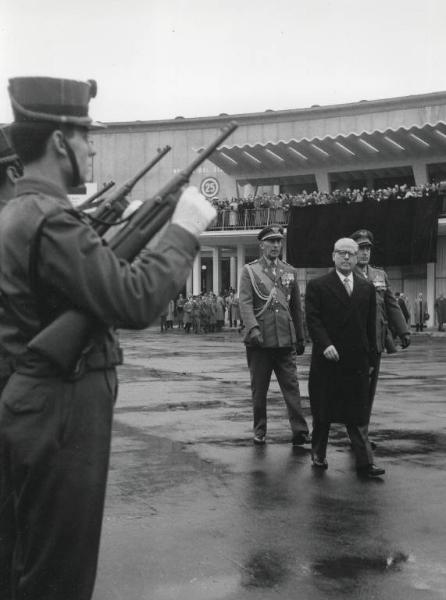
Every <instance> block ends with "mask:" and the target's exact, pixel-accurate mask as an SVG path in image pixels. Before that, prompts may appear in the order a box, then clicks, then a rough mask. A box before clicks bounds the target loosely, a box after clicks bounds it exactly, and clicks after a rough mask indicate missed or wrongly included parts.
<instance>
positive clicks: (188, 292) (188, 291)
mask: <svg viewBox="0 0 446 600" xmlns="http://www.w3.org/2000/svg"><path fill="white" fill-rule="evenodd" d="M192 289H193V285H192V272H190V273H189V277H188V278H187V281H186V296H187V297H189V296H190V295H191V294H192V293H193V292H192Z"/></svg>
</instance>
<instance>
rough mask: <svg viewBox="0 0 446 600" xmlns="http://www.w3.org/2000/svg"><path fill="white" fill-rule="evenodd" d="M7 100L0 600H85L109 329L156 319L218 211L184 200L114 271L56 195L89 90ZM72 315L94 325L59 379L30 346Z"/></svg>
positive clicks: (85, 123)
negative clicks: (15, 177) (10, 186)
mask: <svg viewBox="0 0 446 600" xmlns="http://www.w3.org/2000/svg"><path fill="white" fill-rule="evenodd" d="M9 92H10V97H11V102H12V107H13V111H14V123H13V125H12V127H11V135H12V141H13V145H14V147H15V148H16V150H17V154H18V155H19V157H20V159H21V160H22V162H23V164H24V166H25V176H24V177H23V178H22V179H21V180H20V181H19V182H18V185H17V190H16V193H17V198H16V199H14V200H12V201H11V202H10V203H9V204H8V205H7V207H6V208H5V209H4V211H3V213H2V214H1V217H0V271H1V279H0V292H1V297H2V303H3V310H2V312H1V315H0V347H1V349H2V351H3V352H6V353H7V354H9V355H10V356H11V357H12V359H13V360H14V362H15V364H16V368H15V372H14V373H13V375H12V376H11V377H10V379H9V381H8V383H7V385H6V387H5V389H4V392H3V395H2V401H1V407H0V452H1V456H0V457H1V462H0V465H1V470H0V477H1V480H0V481H1V498H0V597H1V598H2V600H12V599H14V600H31V599H32V600H89V599H90V598H91V596H92V593H93V587H94V581H95V576H96V566H97V557H98V548H99V540H100V531H101V523H102V514H103V505H104V495H105V488H106V479H107V471H108V461H109V453H110V437H111V424H112V415H113V405H114V402H115V400H116V394H117V379H116V371H115V367H116V365H117V364H119V363H120V362H121V352H120V349H119V347H118V344H117V340H116V336H115V334H114V328H115V327H126V328H133V329H139V328H144V327H146V326H148V325H149V324H150V323H152V322H153V321H155V320H156V319H157V318H158V317H159V315H160V313H161V311H162V310H163V308H164V307H165V305H166V304H167V302H168V301H169V299H171V298H173V297H175V296H176V295H177V294H178V292H179V291H180V289H181V288H182V287H183V285H184V283H185V280H186V277H187V275H188V273H189V271H190V269H191V267H192V263H193V259H194V257H195V255H196V253H197V251H198V248H199V245H198V241H197V240H198V236H199V235H200V233H201V232H202V231H204V230H205V229H206V227H207V226H208V224H209V223H210V222H211V220H212V219H213V218H214V217H215V214H216V213H215V210H214V209H213V208H212V207H211V206H210V204H209V203H208V202H207V201H205V200H204V198H203V197H202V196H201V195H200V194H199V193H198V192H197V191H196V190H195V188H187V189H186V190H185V191H184V192H183V194H182V195H181V197H180V199H179V202H178V204H177V207H176V210H175V212H174V214H173V217H172V219H171V223H170V225H169V226H168V227H167V229H166V230H165V233H164V235H163V237H162V238H161V240H160V241H159V243H158V245H157V246H156V247H155V249H153V250H151V251H148V252H146V253H144V255H142V256H141V258H140V260H139V261H138V262H137V263H135V264H133V265H130V264H129V263H127V262H125V261H124V260H118V258H117V257H116V256H115V254H114V253H113V252H112V251H111V250H110V249H109V248H108V247H107V246H106V245H105V244H104V243H103V241H102V240H101V238H100V237H99V236H98V235H97V234H96V233H95V232H94V230H93V229H92V228H91V227H90V226H89V225H88V224H86V223H85V222H84V221H83V219H82V217H81V216H80V215H79V213H77V212H75V211H73V210H72V207H71V205H70V202H69V200H68V197H67V190H68V188H69V187H70V186H76V185H79V184H80V183H82V182H83V181H84V180H85V177H86V174H87V167H88V160H89V157H90V156H91V147H90V145H89V140H88V129H89V128H90V127H91V126H92V120H91V118H90V117H89V116H88V103H89V100H90V98H91V97H94V96H95V93H96V90H95V85H94V82H88V83H84V82H79V81H72V80H66V79H53V78H45V77H36V78H27V77H24V78H14V79H11V80H10V87H9ZM70 308H77V309H79V310H81V311H83V312H85V313H86V314H88V315H89V316H90V317H92V318H93V323H94V325H93V327H92V328H91V336H90V343H89V344H88V346H87V348H86V349H85V350H84V352H83V353H82V356H81V357H80V360H79V361H78V363H77V365H76V368H75V369H73V371H72V372H71V373H69V374H65V373H62V372H61V371H60V370H59V368H58V367H57V365H56V364H53V363H52V362H51V361H49V360H47V359H45V358H44V357H43V356H42V355H40V354H38V353H37V352H35V351H32V350H29V349H28V343H29V342H30V341H31V340H32V339H33V338H34V337H35V336H36V335H37V334H38V333H39V332H41V330H42V329H44V328H45V327H46V325H48V324H49V323H51V322H53V321H54V319H55V318H56V317H58V315H60V314H61V313H62V312H64V311H65V310H67V309H70ZM66 344H67V345H69V344H70V339H66Z"/></svg>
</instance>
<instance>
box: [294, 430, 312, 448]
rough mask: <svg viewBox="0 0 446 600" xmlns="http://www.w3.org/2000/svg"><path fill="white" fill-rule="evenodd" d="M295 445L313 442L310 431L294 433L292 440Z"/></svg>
mask: <svg viewBox="0 0 446 600" xmlns="http://www.w3.org/2000/svg"><path fill="white" fill-rule="evenodd" d="M291 443H292V444H293V446H303V445H304V444H311V437H310V434H309V433H297V434H296V435H293V439H292V440H291Z"/></svg>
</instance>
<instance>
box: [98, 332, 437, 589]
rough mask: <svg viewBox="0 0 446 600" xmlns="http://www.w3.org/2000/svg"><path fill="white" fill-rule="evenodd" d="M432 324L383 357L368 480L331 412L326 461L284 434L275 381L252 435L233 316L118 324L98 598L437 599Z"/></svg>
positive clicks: (304, 360) (303, 373) (301, 365)
mask: <svg viewBox="0 0 446 600" xmlns="http://www.w3.org/2000/svg"><path fill="white" fill-rule="evenodd" d="M443 335H444V336H445V337H443V336H441V334H439V335H435V336H430V335H418V336H416V335H414V336H413V342H412V345H411V347H410V348H409V349H408V350H405V351H400V352H399V353H398V354H394V355H385V356H384V357H383V361H382V365H381V377H380V383H379V386H378V393H377V397H376V400H375V407H374V413H373V418H372V425H371V432H372V433H371V436H370V437H371V438H372V439H373V440H375V441H376V442H377V444H378V447H377V450H376V463H377V464H379V465H380V466H384V467H385V468H386V471H387V473H386V476H385V477H384V478H382V479H377V480H371V481H364V480H361V479H358V477H357V475H356V472H355V469H354V462H353V458H352V455H351V451H350V450H349V446H348V444H347V441H346V437H345V434H344V430H343V428H342V427H341V426H336V427H335V426H333V427H332V434H331V437H330V444H329V449H328V457H327V458H328V462H329V469H328V471H325V472H322V473H321V472H315V471H314V470H313V469H312V468H311V466H310V453H309V449H308V448H297V449H293V448H292V447H291V444H290V431H289V425H288V422H287V419H286V411H285V405H284V402H283V400H282V397H281V394H280V391H279V388H278V385H277V382H276V381H275V380H273V382H272V385H271V388H270V399H269V405H268V444H267V445H266V446H264V447H254V446H253V445H252V442H251V438H252V433H251V427H252V419H251V405H250V389H249V380H248V371H247V368H246V362H245V354H244V348H243V345H242V344H241V342H240V339H239V335H238V334H237V332H236V330H232V331H226V332H224V333H221V334H208V335H206V336H204V335H203V336H197V335H189V336H186V335H185V334H184V333H183V332H181V331H177V330H175V331H173V332H169V333H165V334H160V333H159V332H158V331H157V330H156V329H153V330H149V331H146V332H136V333H135V332H125V333H123V334H122V342H123V346H124V348H125V356H126V364H125V365H124V366H123V367H122V368H121V369H120V381H121V384H120V395H119V399H118V403H117V406H116V413H115V425H114V441H113V452H112V459H111V467H110V476H109V486H108V495H107V505H106V513H105V520H104V528H103V536H102V549H101V557H100V565H99V573H98V581H97V586H96V592H95V596H94V600H176V599H181V600H251V599H256V600H264V599H265V600H266V599H268V600H269V599H275V598H277V599H281V600H288V599H290V600H291V599H293V600H294V599H298V600H323V599H329V600H330V599H338V598H339V599H340V598H343V599H345V598H347V599H350V598H351V599H352V600H357V599H360V600H372V599H374V600H375V599H378V600H388V599H392V600H400V599H401V600H421V599H422V600H424V599H426V600H431V599H432V600H437V599H446V548H445V546H446V544H445V540H446V515H445V509H444V504H445V501H446V478H445V464H444V463H445V459H446V429H445V423H446V369H445V363H446V334H443ZM309 360H310V356H309V351H308V350H307V352H306V354H305V355H304V356H303V357H299V359H298V370H299V375H300V381H301V392H302V396H303V405H304V409H305V413H306V414H307V415H308V414H309V409H308V398H307V377H308V368H309Z"/></svg>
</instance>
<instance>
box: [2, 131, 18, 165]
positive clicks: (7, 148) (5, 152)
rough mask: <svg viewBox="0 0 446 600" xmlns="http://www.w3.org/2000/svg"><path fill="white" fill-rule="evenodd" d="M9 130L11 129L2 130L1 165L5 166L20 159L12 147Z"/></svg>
mask: <svg viewBox="0 0 446 600" xmlns="http://www.w3.org/2000/svg"><path fill="white" fill-rule="evenodd" d="M8 129H9V127H2V128H0V164H3V165H4V164H5V163H11V162H14V161H15V160H17V159H18V158H19V157H18V156H17V154H16V153H15V151H14V148H13V147H12V144H11V141H10V139H9V135H8Z"/></svg>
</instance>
